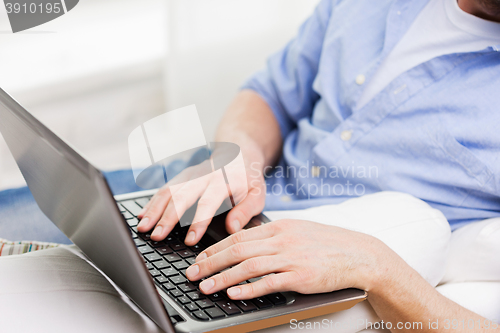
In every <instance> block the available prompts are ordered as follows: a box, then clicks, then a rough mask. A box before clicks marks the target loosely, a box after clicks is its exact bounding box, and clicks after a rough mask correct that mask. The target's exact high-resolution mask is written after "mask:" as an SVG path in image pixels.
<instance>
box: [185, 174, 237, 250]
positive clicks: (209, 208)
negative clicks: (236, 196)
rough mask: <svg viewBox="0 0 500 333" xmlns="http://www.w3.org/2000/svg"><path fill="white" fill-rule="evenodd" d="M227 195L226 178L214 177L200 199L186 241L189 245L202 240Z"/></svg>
mask: <svg viewBox="0 0 500 333" xmlns="http://www.w3.org/2000/svg"><path fill="white" fill-rule="evenodd" d="M221 177H222V175H221ZM227 196H228V192H227V185H226V183H225V182H224V178H221V179H217V178H215V179H212V181H211V182H210V184H209V185H208V187H207V189H206V190H205V193H203V195H202V196H201V198H200V200H199V201H198V207H197V208H196V214H195V216H194V219H193V224H191V227H190V228H189V231H188V233H187V235H186V240H185V243H186V244H187V245H195V244H196V243H198V242H199V241H200V239H201V237H203V234H204V233H205V231H206V230H207V228H208V226H209V224H210V222H211V221H212V218H213V217H214V216H215V213H216V212H217V209H219V207H220V205H221V204H222V202H223V201H224V200H225V199H226V198H227Z"/></svg>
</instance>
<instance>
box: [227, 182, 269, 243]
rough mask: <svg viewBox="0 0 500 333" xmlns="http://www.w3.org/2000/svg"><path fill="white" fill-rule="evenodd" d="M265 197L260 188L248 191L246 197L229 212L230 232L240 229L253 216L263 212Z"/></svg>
mask: <svg viewBox="0 0 500 333" xmlns="http://www.w3.org/2000/svg"><path fill="white" fill-rule="evenodd" d="M265 199H266V197H265V195H262V191H261V190H259V189H256V188H253V189H251V190H250V191H248V195H247V196H246V198H245V199H243V201H241V202H240V203H239V204H237V205H236V206H235V207H234V208H233V209H231V211H230V212H229V213H228V214H227V217H226V230H227V231H228V232H229V233H230V234H234V233H235V232H238V231H240V230H241V229H242V228H243V227H244V226H245V225H247V223H248V222H250V219H251V218H252V217H254V216H255V215H258V214H260V213H261V212H262V210H263V209H264V205H265Z"/></svg>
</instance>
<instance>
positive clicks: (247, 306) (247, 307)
mask: <svg viewBox="0 0 500 333" xmlns="http://www.w3.org/2000/svg"><path fill="white" fill-rule="evenodd" d="M234 303H236V305H237V306H238V307H239V308H240V309H241V311H243V312H250V311H254V310H257V307H256V306H255V305H254V304H253V303H252V302H250V301H247V300H241V301H235V302H234Z"/></svg>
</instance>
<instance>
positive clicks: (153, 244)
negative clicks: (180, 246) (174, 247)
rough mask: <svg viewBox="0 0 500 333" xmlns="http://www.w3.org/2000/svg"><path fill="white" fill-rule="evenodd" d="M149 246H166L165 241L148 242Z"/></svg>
mask: <svg viewBox="0 0 500 333" xmlns="http://www.w3.org/2000/svg"><path fill="white" fill-rule="evenodd" d="M148 244H149V245H151V247H160V246H164V245H165V243H163V241H154V240H150V241H148Z"/></svg>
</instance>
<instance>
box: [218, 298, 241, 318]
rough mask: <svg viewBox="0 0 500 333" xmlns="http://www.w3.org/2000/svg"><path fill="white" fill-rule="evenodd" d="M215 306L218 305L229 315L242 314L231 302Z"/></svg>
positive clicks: (219, 303) (221, 302) (220, 302)
mask: <svg viewBox="0 0 500 333" xmlns="http://www.w3.org/2000/svg"><path fill="white" fill-rule="evenodd" d="M215 304H217V305H218V306H219V307H220V308H221V309H222V311H224V312H225V313H226V314H227V315H234V314H238V313H241V311H240V309H238V307H237V306H236V305H234V303H233V302H231V301H219V302H216V303H215Z"/></svg>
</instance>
